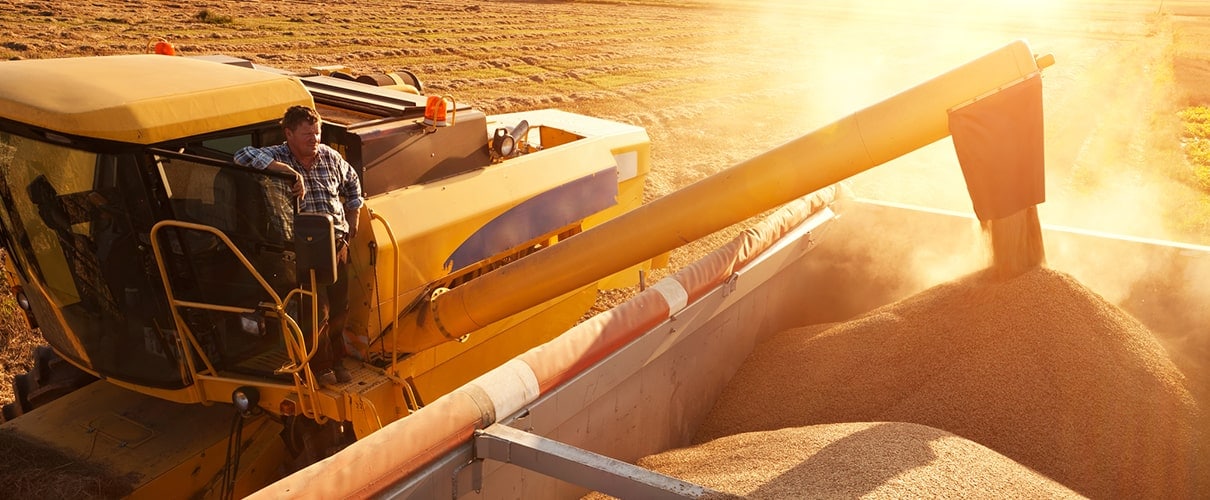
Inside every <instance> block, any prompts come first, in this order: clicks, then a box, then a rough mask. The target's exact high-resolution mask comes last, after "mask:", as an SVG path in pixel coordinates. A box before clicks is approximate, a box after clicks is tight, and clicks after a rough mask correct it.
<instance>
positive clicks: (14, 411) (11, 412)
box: [0, 403, 22, 423]
mask: <svg viewBox="0 0 1210 500" xmlns="http://www.w3.org/2000/svg"><path fill="white" fill-rule="evenodd" d="M21 414H22V413H21V408H18V407H17V404H16V403H9V404H6V405H4V408H3V412H0V423H3V422H8V421H9V420H12V419H14V418H17V417H20V416H21Z"/></svg>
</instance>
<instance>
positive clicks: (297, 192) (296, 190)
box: [265, 160, 307, 198]
mask: <svg viewBox="0 0 1210 500" xmlns="http://www.w3.org/2000/svg"><path fill="white" fill-rule="evenodd" d="M265 170H268V171H271V172H280V173H283V174H292V175H294V184H293V185H292V186H290V194H293V195H294V196H295V197H297V198H302V197H303V195H305V194H307V184H306V182H303V176H302V174H301V173H299V172H297V171H295V170H294V169H292V168H290V166H289V165H286V164H285V163H282V162H280V161H277V160H273V163H270V164H269V165H267V166H266V167H265Z"/></svg>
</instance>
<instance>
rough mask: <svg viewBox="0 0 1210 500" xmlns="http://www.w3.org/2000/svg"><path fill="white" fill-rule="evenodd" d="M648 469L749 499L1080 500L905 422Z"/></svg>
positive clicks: (729, 449) (821, 433)
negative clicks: (961, 499) (985, 499)
mask: <svg viewBox="0 0 1210 500" xmlns="http://www.w3.org/2000/svg"><path fill="white" fill-rule="evenodd" d="M639 465H640V466H642V467H647V468H649V469H653V470H658V471H660V472H663V473H665V474H668V475H671V476H674V477H678V478H681V479H684V480H686V481H689V482H692V483H695V484H700V485H703V486H707V487H711V488H714V489H717V490H719V491H723V492H726V493H731V494H735V495H740V496H743V497H745V498H803V497H811V498H857V497H865V498H970V497H972V496H978V497H983V498H1080V495H1079V494H1077V493H1076V492H1074V491H1071V490H1070V489H1068V488H1066V487H1064V486H1063V485H1061V484H1059V483H1057V482H1055V481H1053V480H1051V479H1048V478H1047V477H1045V476H1043V475H1041V474H1038V473H1037V472H1034V471H1032V470H1030V469H1029V468H1027V467H1024V466H1022V465H1021V464H1018V463H1017V462H1014V461H1012V460H1011V459H1009V458H1007V457H1005V456H1003V455H1000V454H999V453H996V452H995V451H992V450H991V449H988V448H987V447H985V446H983V445H980V444H977V443H974V442H972V441H969V440H966V439H963V438H961V437H958V436H955V435H953V434H951V433H948V432H945V431H942V430H938V429H934V428H931V427H926V426H923V425H918V424H907V423H897V422H879V423H845V424H821V425H813V426H809V427H788V428H785V429H779V430H772V431H759V432H750V433H742V434H736V435H733V436H725V437H721V438H718V439H715V440H713V441H709V442H707V443H704V444H700V445H697V446H693V447H689V448H682V449H677V450H671V451H667V452H664V453H660V454H657V455H652V456H649V457H646V458H643V459H642V460H640V461H639Z"/></svg>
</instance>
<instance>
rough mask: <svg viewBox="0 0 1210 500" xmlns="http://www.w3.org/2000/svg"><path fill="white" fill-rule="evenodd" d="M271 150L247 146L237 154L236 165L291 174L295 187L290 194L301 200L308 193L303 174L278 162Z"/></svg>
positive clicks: (292, 187) (291, 187) (291, 188)
mask: <svg viewBox="0 0 1210 500" xmlns="http://www.w3.org/2000/svg"><path fill="white" fill-rule="evenodd" d="M268 149H269V148H255V147H252V146H246V147H243V148H240V150H239V151H236V152H235V157H234V158H233V159H234V160H235V163H236V164H238V165H242V166H245V167H252V168H255V169H257V170H268V171H270V172H278V173H282V174H290V175H293V176H294V185H293V186H290V193H291V194H293V195H294V196H296V197H299V198H301V197H302V196H303V195H304V194H306V193H307V185H306V183H305V182H303V178H302V174H301V173H299V172H296V171H295V170H294V169H292V168H290V165H287V164H285V163H282V162H280V161H277V160H276V159H274V158H273V153H270V152H269V151H268Z"/></svg>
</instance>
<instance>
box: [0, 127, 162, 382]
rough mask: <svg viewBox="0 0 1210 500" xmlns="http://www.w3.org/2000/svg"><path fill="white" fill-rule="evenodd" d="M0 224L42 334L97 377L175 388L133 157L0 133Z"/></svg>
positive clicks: (146, 209)
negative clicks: (149, 270)
mask: <svg viewBox="0 0 1210 500" xmlns="http://www.w3.org/2000/svg"><path fill="white" fill-rule="evenodd" d="M0 172H2V174H3V175H0V203H2V205H3V210H0V222H3V224H4V226H5V228H6V229H7V231H6V233H7V235H8V239H9V241H6V242H5V244H6V245H7V246H8V247H9V248H10V249H12V250H13V254H14V256H15V257H16V262H17V265H18V267H19V269H18V271H19V272H20V274H21V276H22V278H23V279H24V280H25V282H26V289H27V290H26V291H27V295H28V296H29V298H30V300H31V302H32V303H33V305H34V307H35V312H36V313H37V314H38V317H39V320H40V321H39V324H40V327H41V330H42V335H43V337H44V338H46V340H47V342H49V343H50V344H51V345H53V346H54V347H55V348H56V349H57V350H59V351H60V352H62V353H63V354H64V355H66V356H68V357H71V358H73V359H75V360H76V361H78V362H80V363H82V364H84V365H85V366H90V367H92V368H93V369H94V370H96V371H97V372H100V373H102V374H105V375H107V376H115V377H117V378H119V379H124V380H129V381H132V382H138V383H144V384H148V385H153V386H158V387H178V386H182V385H183V384H184V381H183V380H182V374H181V371H180V368H179V364H178V363H177V359H176V355H175V354H174V353H173V350H174V346H175V340H173V339H174V335H175V332H174V331H173V330H172V324H173V323H172V321H171V318H170V316H168V315H166V314H164V312H165V311H166V310H167V309H165V308H163V307H162V305H163V304H162V302H160V301H161V299H160V297H161V296H162V293H161V292H160V288H161V287H160V286H159V284H158V283H156V282H154V281H152V280H150V279H148V274H147V273H146V272H145V271H144V270H145V269H147V266H148V265H149V264H150V262H149V261H148V257H149V256H148V253H147V252H146V251H145V247H146V245H145V243H146V241H141V240H140V237H139V235H140V234H145V232H143V228H145V227H147V226H148V225H149V224H150V222H151V220H152V217H151V215H150V213H149V207H148V206H147V203H146V197H145V195H143V193H144V192H145V190H144V189H143V185H142V179H141V177H140V175H139V171H138V167H137V164H136V159H135V156H134V155H104V154H97V153H92V152H87V151H81V150H77V149H71V148H67V147H65V146H62V145H58V144H52V143H49V142H43V141H38V140H34V139H30V138H27V137H23V136H18V135H14V134H9V133H3V132H0Z"/></svg>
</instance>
